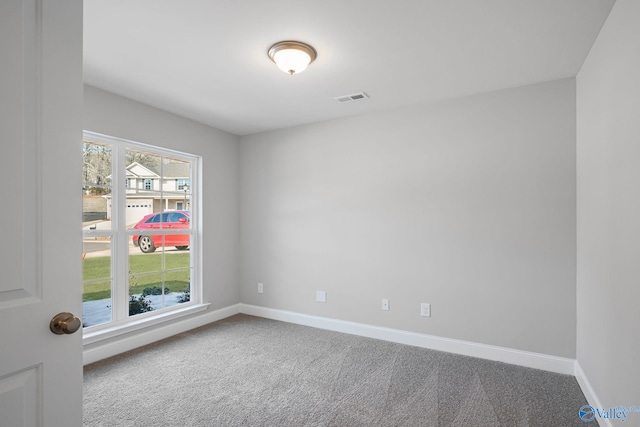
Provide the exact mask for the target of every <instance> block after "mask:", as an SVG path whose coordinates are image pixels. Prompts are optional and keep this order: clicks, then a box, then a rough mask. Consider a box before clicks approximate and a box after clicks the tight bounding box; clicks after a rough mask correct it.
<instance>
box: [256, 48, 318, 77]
mask: <svg viewBox="0 0 640 427" xmlns="http://www.w3.org/2000/svg"><path fill="white" fill-rule="evenodd" d="M267 53H268V55H269V58H271V60H272V61H273V62H275V63H276V65H277V66H278V68H280V69H281V70H282V71H284V72H285V73H287V74H298V73H301V72H303V71H304V70H305V69H306V68H307V66H308V65H309V64H311V63H312V62H313V61H315V59H316V57H317V56H318V53H317V52H316V50H315V49H314V48H313V47H312V46H310V45H308V44H306V43H302V42H297V41H293V40H287V41H282V42H278V43H276V44H274V45H273V46H271V47H270V48H269V51H268V52H267Z"/></svg>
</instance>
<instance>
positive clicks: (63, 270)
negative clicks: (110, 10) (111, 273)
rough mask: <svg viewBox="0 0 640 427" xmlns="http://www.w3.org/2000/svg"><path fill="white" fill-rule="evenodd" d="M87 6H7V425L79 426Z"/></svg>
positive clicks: (0, 115) (2, 419) (3, 152)
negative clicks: (72, 322)
mask: <svg viewBox="0 0 640 427" xmlns="http://www.w3.org/2000/svg"><path fill="white" fill-rule="evenodd" d="M81 138H82V2H81V0H1V1H0V162H1V165H0V188H1V190H0V192H1V193H0V195H1V197H0V200H1V201H2V205H1V208H0V223H1V224H2V233H1V235H0V236H1V238H2V242H1V248H0V425H2V426H3V427H14V426H15V427H18V426H49V427H63V426H64V427H74V426H81V425H82V331H81V330H80V331H78V332H77V333H75V334H71V335H64V334H63V335H55V334H53V333H52V332H51V331H50V329H49V322H50V320H51V318H52V317H53V316H54V315H55V314H57V313H59V312H72V313H74V314H75V315H76V316H78V317H79V318H82V313H81V309H82V297H81V252H82V245H81V233H80V228H81V227H80V225H81V221H82V220H81V206H82V205H81V203H82V198H81V187H80V186H81V172H82V169H81V164H80V161H81V160H80V156H81V154H80V149H81Z"/></svg>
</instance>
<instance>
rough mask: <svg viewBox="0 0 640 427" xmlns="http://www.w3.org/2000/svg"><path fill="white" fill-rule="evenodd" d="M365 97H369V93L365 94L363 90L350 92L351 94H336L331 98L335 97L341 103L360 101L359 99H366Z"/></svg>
mask: <svg viewBox="0 0 640 427" xmlns="http://www.w3.org/2000/svg"><path fill="white" fill-rule="evenodd" d="M367 98H369V95H367V94H366V93H364V92H358V93H352V94H351V95H343V96H338V97H336V98H333V99H335V100H336V101H338V102H339V103H341V104H344V103H345V102H353V101H360V100H361V99H367Z"/></svg>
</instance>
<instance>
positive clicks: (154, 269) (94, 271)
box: [82, 252, 190, 301]
mask: <svg viewBox="0 0 640 427" xmlns="http://www.w3.org/2000/svg"><path fill="white" fill-rule="evenodd" d="M189 262H190V261H189V252H180V253H166V254H165V270H171V269H174V268H184V270H179V271H172V272H167V273H165V279H164V287H166V288H169V289H170V290H171V292H183V291H186V290H188V289H189ZM161 268H162V252H157V253H152V254H139V255H132V256H130V257H129V272H130V274H129V294H130V295H131V294H139V293H142V291H143V289H144V288H147V287H150V286H158V287H161V286H163V283H162V274H161ZM109 277H111V257H106V256H105V257H95V258H85V259H84V261H82V278H83V280H84V281H87V280H96V279H105V280H104V281H100V282H93V283H89V284H85V285H83V287H82V300H83V301H93V300H99V299H103V298H109V297H110V296H111V283H110V281H109Z"/></svg>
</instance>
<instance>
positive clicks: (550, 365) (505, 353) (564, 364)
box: [240, 304, 575, 375]
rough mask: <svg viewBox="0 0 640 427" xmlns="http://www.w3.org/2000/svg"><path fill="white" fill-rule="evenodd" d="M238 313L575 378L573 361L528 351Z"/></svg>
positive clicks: (295, 316) (291, 315) (283, 314)
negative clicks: (573, 376)
mask: <svg viewBox="0 0 640 427" xmlns="http://www.w3.org/2000/svg"><path fill="white" fill-rule="evenodd" d="M240 312H241V313H245V314H249V315H252V316H258V317H264V318H267V319H273V320H281V321H284V322H289V323H296V324H299V325H305V326H312V327H314V328H319V329H327V330H330V331H336V332H344V333H347V334H352V335H359V336H363V337H369V338H375V339H380V340H384V341H390V342H395V343H399V344H407V345H412V346H416V347H423V348H429V349H432V350H439V351H446V352H449V353H455V354H461V355H464V356H472V357H478V358H481V359H488V360H494V361H498V362H505V363H511V364H513V365H519V366H525V367H528V368H534V369H542V370H545V371H550V372H556V373H559V374H566V375H574V374H575V360H574V359H568V358H564V357H558V356H550V355H547V354H541V353H533V352H529V351H522V350H514V349H511V348H506V347H498V346H494V345H488V344H479V343H475V342H471V341H463V340H457V339H452V338H443V337H438V336H434V335H426V334H419V333H416V332H408V331H402V330H399V329H391V328H384V327H380V326H372V325H367V324H364V323H355V322H348V321H344V320H337V319H330V318H326V317H320V316H311V315H308V314H301V313H295V312H292V311H285V310H276V309H272V308H265V307H259V306H255V305H249V304H240Z"/></svg>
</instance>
